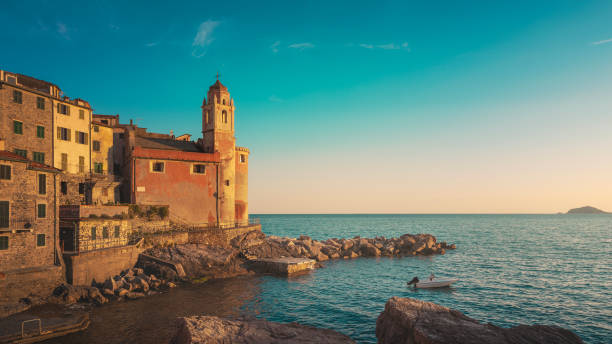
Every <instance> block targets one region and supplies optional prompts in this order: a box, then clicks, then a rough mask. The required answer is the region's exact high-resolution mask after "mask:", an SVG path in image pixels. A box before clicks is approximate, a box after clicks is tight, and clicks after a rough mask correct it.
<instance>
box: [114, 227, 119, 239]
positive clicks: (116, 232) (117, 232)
mask: <svg viewBox="0 0 612 344" xmlns="http://www.w3.org/2000/svg"><path fill="white" fill-rule="evenodd" d="M119 233H120V227H119V226H115V238H118V237H119Z"/></svg>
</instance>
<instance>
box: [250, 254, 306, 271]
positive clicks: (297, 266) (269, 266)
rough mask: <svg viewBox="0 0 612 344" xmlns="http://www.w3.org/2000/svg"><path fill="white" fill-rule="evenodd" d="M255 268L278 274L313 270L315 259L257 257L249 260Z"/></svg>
mask: <svg viewBox="0 0 612 344" xmlns="http://www.w3.org/2000/svg"><path fill="white" fill-rule="evenodd" d="M251 262H252V263H253V265H254V266H255V268H256V269H258V270H260V271H262V272H267V273H274V274H279V275H291V274H294V273H297V272H302V271H309V270H314V268H315V263H316V260H314V259H308V258H292V257H282V258H257V259H254V260H252V261H251Z"/></svg>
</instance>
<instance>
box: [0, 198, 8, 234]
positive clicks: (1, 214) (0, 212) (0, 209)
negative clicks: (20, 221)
mask: <svg viewBox="0 0 612 344" xmlns="http://www.w3.org/2000/svg"><path fill="white" fill-rule="evenodd" d="M8 226H9V202H8V201H0V228H8Z"/></svg>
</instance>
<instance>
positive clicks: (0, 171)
mask: <svg viewBox="0 0 612 344" xmlns="http://www.w3.org/2000/svg"><path fill="white" fill-rule="evenodd" d="M0 179H7V180H10V179H11V166H10V165H0Z"/></svg>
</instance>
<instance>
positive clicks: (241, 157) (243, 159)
mask: <svg viewBox="0 0 612 344" xmlns="http://www.w3.org/2000/svg"><path fill="white" fill-rule="evenodd" d="M240 162H246V154H240Z"/></svg>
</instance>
